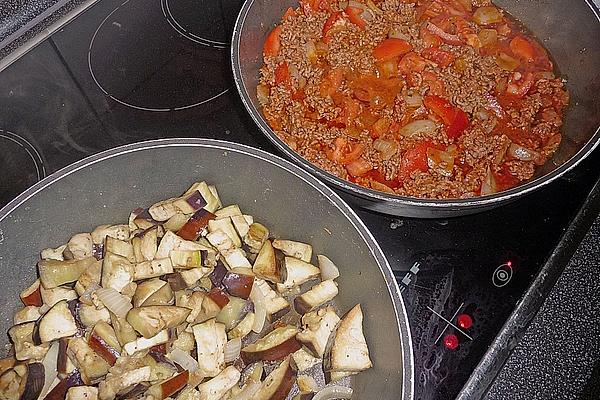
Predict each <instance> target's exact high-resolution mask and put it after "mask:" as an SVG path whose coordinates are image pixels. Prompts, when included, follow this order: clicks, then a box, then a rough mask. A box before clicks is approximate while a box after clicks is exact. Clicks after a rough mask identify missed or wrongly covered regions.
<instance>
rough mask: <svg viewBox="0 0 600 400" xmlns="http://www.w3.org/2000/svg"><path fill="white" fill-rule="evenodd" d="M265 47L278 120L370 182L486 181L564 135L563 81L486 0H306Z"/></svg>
mask: <svg viewBox="0 0 600 400" xmlns="http://www.w3.org/2000/svg"><path fill="white" fill-rule="evenodd" d="M263 56H264V65H263V67H262V69H261V78H260V84H259V85H258V87H257V95H258V98H259V101H260V102H261V104H262V106H263V110H262V111H263V114H264V116H265V118H266V119H267V121H268V123H269V124H270V126H271V128H272V129H273V130H274V131H275V132H276V133H277V135H278V136H279V137H280V138H281V139H282V140H284V141H285V142H286V143H287V144H288V145H289V146H290V147H291V148H292V149H293V150H295V151H296V152H297V153H298V154H300V155H301V156H302V157H304V158H305V159H307V160H308V161H310V162H312V163H313V164H315V165H316V166H318V167H320V168H321V169H323V170H325V171H327V172H329V173H331V174H333V175H336V176H338V177H340V178H343V179H347V180H350V181H352V182H355V183H358V184H360V185H362V186H365V187H369V188H372V189H375V190H380V191H385V192H388V193H396V194H400V195H406V196H416V197H430V198H464V197H472V196H477V195H485V194H492V193H495V192H497V191H500V190H505V189H508V188H510V187H513V186H516V185H517V184H519V183H520V182H521V181H524V180H527V179H530V178H531V177H532V176H533V174H534V173H535V169H536V168H537V167H538V166H540V165H542V164H543V163H544V162H545V161H546V160H547V159H548V158H549V157H551V156H552V154H553V153H554V152H555V151H556V149H557V148H558V146H559V144H560V139H561V134H560V127H561V125H562V120H563V111H564V108H565V107H566V106H567V104H568V102H569V96H568V93H567V91H566V90H565V88H564V81H563V80H561V79H559V78H556V77H555V75H554V74H553V72H552V70H553V65H552V63H551V62H550V60H549V58H548V54H547V53H546V51H545V50H544V48H543V47H542V46H541V45H540V44H539V43H538V42H536V41H535V39H533V38H532V37H531V35H529V34H527V33H526V32H525V31H524V30H523V29H522V28H520V27H519V26H518V25H517V24H516V23H515V22H514V21H512V20H511V19H510V18H509V17H508V16H507V15H506V13H505V12H504V11H503V10H501V9H499V8H497V7H495V6H493V5H492V4H491V3H490V2H489V1H485V0H478V1H471V0H443V1H442V0H434V1H429V0H425V1H416V2H413V3H411V2H406V1H400V0H364V1H356V0H351V1H339V2H338V1H335V0H301V1H300V5H299V7H297V8H296V9H292V8H290V9H289V10H288V11H287V12H286V13H285V15H284V16H283V18H282V21H281V24H280V25H278V26H277V27H275V28H274V29H273V31H271V33H269V35H268V37H267V39H266V41H265V45H264V52H263Z"/></svg>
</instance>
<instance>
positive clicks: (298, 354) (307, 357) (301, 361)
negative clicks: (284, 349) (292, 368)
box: [292, 347, 322, 372]
mask: <svg viewBox="0 0 600 400" xmlns="http://www.w3.org/2000/svg"><path fill="white" fill-rule="evenodd" d="M292 358H293V359H294V362H295V363H296V368H298V371H300V372H303V371H306V370H308V369H310V368H312V367H314V366H315V365H317V364H320V363H321V361H322V360H321V358H318V357H315V356H313V355H312V354H311V353H309V352H308V351H307V350H306V349H305V348H304V347H303V348H301V349H300V350H297V351H295V352H294V353H292Z"/></svg>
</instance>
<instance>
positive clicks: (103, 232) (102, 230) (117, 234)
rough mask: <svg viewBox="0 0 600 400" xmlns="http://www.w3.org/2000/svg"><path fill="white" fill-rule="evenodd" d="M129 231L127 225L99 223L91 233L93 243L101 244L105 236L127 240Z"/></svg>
mask: <svg viewBox="0 0 600 400" xmlns="http://www.w3.org/2000/svg"><path fill="white" fill-rule="evenodd" d="M130 232H131V231H130V230H129V226H128V225H100V226H98V227H96V229H94V230H93V231H92V233H91V235H92V241H93V242H94V244H103V243H104V239H105V238H106V237H107V236H110V237H113V238H115V239H119V240H127V239H129V234H130Z"/></svg>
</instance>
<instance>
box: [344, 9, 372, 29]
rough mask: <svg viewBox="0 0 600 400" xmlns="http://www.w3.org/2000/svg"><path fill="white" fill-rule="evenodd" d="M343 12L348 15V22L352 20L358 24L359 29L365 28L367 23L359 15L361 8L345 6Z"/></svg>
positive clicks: (361, 11)
mask: <svg viewBox="0 0 600 400" xmlns="http://www.w3.org/2000/svg"><path fill="white" fill-rule="evenodd" d="M344 12H345V13H346V15H348V19H349V20H350V22H352V23H353V24H354V25H356V26H358V27H359V28H360V29H365V26H367V23H366V22H365V20H364V19H362V17H361V14H362V13H363V9H362V8H358V7H346V9H345V10H344Z"/></svg>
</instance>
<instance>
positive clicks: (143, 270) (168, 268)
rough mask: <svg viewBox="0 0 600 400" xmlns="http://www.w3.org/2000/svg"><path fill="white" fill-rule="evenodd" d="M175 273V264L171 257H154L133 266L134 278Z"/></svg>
mask: <svg viewBox="0 0 600 400" xmlns="http://www.w3.org/2000/svg"><path fill="white" fill-rule="evenodd" d="M171 273H173V265H172V264H171V260H170V259H169V258H161V259H154V260H152V261H144V262H141V263H137V264H135V266H134V268H133V280H134V281H139V280H141V279H148V278H155V277H158V276H162V275H166V274H171Z"/></svg>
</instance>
